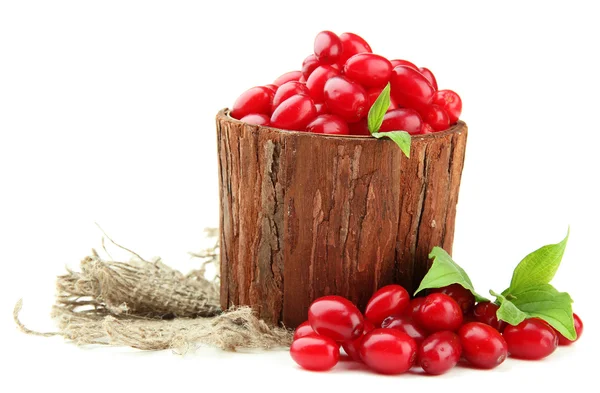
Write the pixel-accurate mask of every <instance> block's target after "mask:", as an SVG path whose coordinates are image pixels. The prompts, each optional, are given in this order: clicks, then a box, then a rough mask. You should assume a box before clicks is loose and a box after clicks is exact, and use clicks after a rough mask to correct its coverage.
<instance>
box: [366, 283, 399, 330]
mask: <svg viewBox="0 0 600 393" xmlns="http://www.w3.org/2000/svg"><path fill="white" fill-rule="evenodd" d="M409 304H410V295H409V294H408V292H407V291H406V289H404V287H402V286H400V285H395V284H393V285H386V286H384V287H382V288H380V289H379V290H378V291H377V292H375V293H374V294H373V296H371V299H370V300H369V302H368V303H367V307H366V308H365V318H366V319H368V320H369V321H371V322H372V323H373V324H374V325H376V326H381V323H382V322H383V320H384V319H386V318H387V317H389V316H390V315H401V314H403V313H404V312H405V310H406V309H407V308H408V306H409Z"/></svg>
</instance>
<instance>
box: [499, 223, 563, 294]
mask: <svg viewBox="0 0 600 393" xmlns="http://www.w3.org/2000/svg"><path fill="white" fill-rule="evenodd" d="M567 240H569V231H567V236H566V237H565V238H564V239H563V241H561V242H560V243H557V244H549V245H547V246H544V247H542V248H540V249H537V250H536V251H534V252H532V253H531V254H529V255H527V256H526V257H525V258H523V260H522V261H521V262H520V263H519V264H518V265H517V267H516V268H515V271H514V272H513V276H512V280H511V282H510V287H509V289H508V291H507V293H511V294H512V293H513V292H520V291H523V290H524V289H526V288H529V287H532V286H537V285H541V284H548V283H549V282H550V281H551V280H552V278H554V275H555V274H556V271H557V270H558V266H559V265H560V261H561V260H562V257H563V254H564V253H565V248H566V247H567Z"/></svg>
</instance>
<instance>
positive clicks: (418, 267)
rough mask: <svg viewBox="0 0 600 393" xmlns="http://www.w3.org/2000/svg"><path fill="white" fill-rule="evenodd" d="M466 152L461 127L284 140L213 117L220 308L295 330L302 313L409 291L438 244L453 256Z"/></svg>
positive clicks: (277, 133) (294, 135)
mask: <svg viewBox="0 0 600 393" xmlns="http://www.w3.org/2000/svg"><path fill="white" fill-rule="evenodd" d="M466 142H467V126H466V124H465V123H464V122H462V121H459V122H458V124H456V125H455V126H453V127H452V128H450V129H449V130H447V131H443V132H438V133H434V134H428V135H419V136H413V138H412V144H411V156H410V158H407V157H405V156H404V154H403V153H402V152H401V151H400V149H399V147H398V146H397V145H395V144H394V142H392V141H391V140H387V139H375V138H372V137H363V136H333V135H332V136H328V135H322V134H321V135H319V134H311V133H307V132H295V131H284V130H279V129H275V128H271V127H262V126H254V125H250V124H246V123H242V122H240V121H238V120H235V119H233V118H232V117H230V116H229V111H228V110H222V111H220V112H219V113H218V115H217V144H218V156H219V187H220V210H221V211H220V241H221V249H220V255H221V270H220V274H221V276H220V278H221V306H222V307H223V309H227V308H229V307H231V306H236V305H250V306H252V307H253V308H254V309H255V310H256V311H257V312H258V314H259V316H260V317H261V318H262V319H264V320H265V321H267V322H268V323H272V324H279V323H280V322H283V323H284V324H285V326H287V327H291V328H293V327H296V326H297V325H299V324H300V323H302V322H304V321H305V320H306V318H307V310H308V307H309V305H310V303H311V302H312V301H313V300H314V299H316V298H318V297H320V296H324V295H341V296H344V297H346V298H348V299H350V300H352V301H353V302H355V303H356V304H357V305H358V306H359V308H364V306H365V304H366V302H367V301H368V300H369V298H370V296H371V295H372V294H373V292H374V291H375V290H377V289H378V288H380V287H382V286H384V285H387V284H391V283H398V284H400V285H402V286H404V287H405V288H406V289H407V290H408V291H409V292H410V293H412V291H413V290H414V289H416V288H417V286H418V284H419V282H420V281H421V279H422V278H423V276H424V275H425V273H426V272H427V269H428V268H429V266H430V261H429V259H428V254H429V252H430V251H431V249H432V248H433V247H434V246H441V247H443V248H444V249H445V250H446V251H448V252H449V253H451V252H452V242H453V238H454V221H455V216H456V203H457V200H458V191H459V186H460V179H461V173H462V169H463V162H464V157H465V146H466Z"/></svg>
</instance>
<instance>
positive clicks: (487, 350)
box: [458, 322, 508, 369]
mask: <svg viewBox="0 0 600 393" xmlns="http://www.w3.org/2000/svg"><path fill="white" fill-rule="evenodd" d="M458 337H459V338H460V343H461V346H462V355H463V357H464V358H465V359H466V360H467V361H468V362H469V363H471V365H473V366H474V367H477V368H484V369H490V368H494V367H496V366H498V365H499V364H501V363H502V362H503V361H504V360H505V359H506V356H507V355H508V348H507V344H506V341H505V340H504V338H503V337H502V335H501V334H500V333H499V332H498V331H497V330H496V329H494V328H493V327H491V326H489V325H486V324H484V323H481V322H470V323H467V324H465V325H463V326H462V327H461V328H460V330H459V331H458Z"/></svg>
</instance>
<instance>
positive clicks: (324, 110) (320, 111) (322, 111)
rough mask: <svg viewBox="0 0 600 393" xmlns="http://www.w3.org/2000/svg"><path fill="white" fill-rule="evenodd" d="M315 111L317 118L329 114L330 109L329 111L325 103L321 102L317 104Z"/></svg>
mask: <svg viewBox="0 0 600 393" xmlns="http://www.w3.org/2000/svg"><path fill="white" fill-rule="evenodd" d="M315 109H316V111H317V116H320V115H325V114H327V113H329V112H328V111H329V109H327V105H325V103H323V102H321V103H319V104H315Z"/></svg>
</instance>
